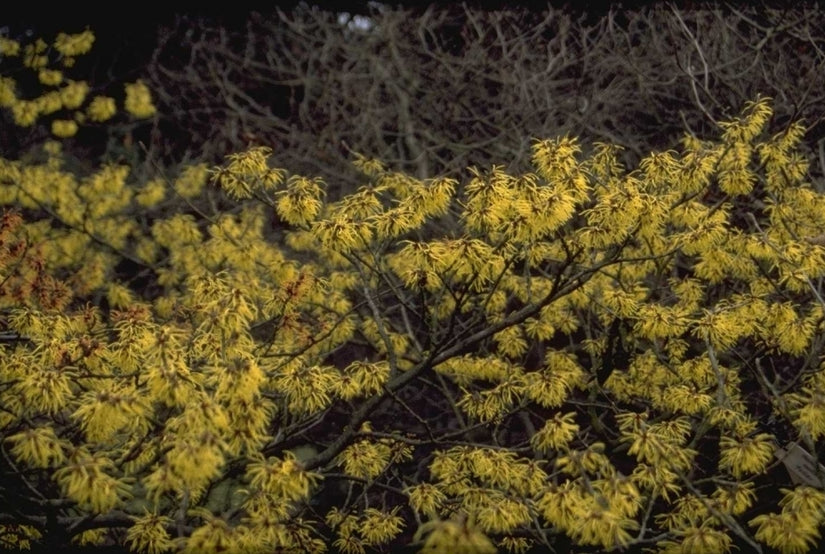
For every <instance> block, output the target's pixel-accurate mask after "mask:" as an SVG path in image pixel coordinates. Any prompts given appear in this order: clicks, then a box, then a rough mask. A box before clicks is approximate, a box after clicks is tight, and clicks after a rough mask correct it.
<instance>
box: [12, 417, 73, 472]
mask: <svg viewBox="0 0 825 554" xmlns="http://www.w3.org/2000/svg"><path fill="white" fill-rule="evenodd" d="M5 440H6V441H8V442H10V443H12V444H13V446H12V448H11V453H12V455H13V456H14V457H15V458H17V459H18V460H20V461H23V462H25V463H27V464H31V465H32V466H34V467H38V468H47V467H50V466H51V467H55V466H57V465H59V464H61V463H62V462H63V460H64V459H65V455H64V453H63V450H64V448H66V447H68V446H69V443H68V442H66V441H63V440H61V439H59V438H58V437H57V435H55V432H54V429H52V428H51V427H50V426H45V427H36V428H34V429H28V430H26V431H22V432H20V433H17V434H16V435H11V436H9V437H6V438H5Z"/></svg>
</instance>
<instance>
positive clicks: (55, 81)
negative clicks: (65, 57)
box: [37, 69, 63, 86]
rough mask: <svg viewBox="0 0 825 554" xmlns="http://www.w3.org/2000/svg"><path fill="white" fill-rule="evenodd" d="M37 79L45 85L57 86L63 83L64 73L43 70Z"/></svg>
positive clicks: (54, 70)
mask: <svg viewBox="0 0 825 554" xmlns="http://www.w3.org/2000/svg"><path fill="white" fill-rule="evenodd" d="M37 79H38V80H39V81H40V82H41V83H42V84H44V85H47V86H56V85H59V84H60V83H61V82H62V81H63V72H61V71H58V70H56V69H41V70H40V71H39V72H38V74H37Z"/></svg>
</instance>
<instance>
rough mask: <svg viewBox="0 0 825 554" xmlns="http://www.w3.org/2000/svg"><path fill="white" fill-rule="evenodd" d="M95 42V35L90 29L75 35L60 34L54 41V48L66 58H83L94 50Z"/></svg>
mask: <svg viewBox="0 0 825 554" xmlns="http://www.w3.org/2000/svg"><path fill="white" fill-rule="evenodd" d="M94 41H95V35H94V33H92V32H91V31H89V30H88V29H87V30H85V31H83V32H82V33H77V34H74V35H69V34H66V33H59V34H58V35H57V38H56V39H55V41H54V47H55V49H56V50H57V51H58V52H60V53H61V54H63V55H64V56H81V55H83V54H86V53H87V52H89V50H91V49H92V44H93V43H94Z"/></svg>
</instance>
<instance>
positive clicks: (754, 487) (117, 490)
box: [0, 96, 825, 553]
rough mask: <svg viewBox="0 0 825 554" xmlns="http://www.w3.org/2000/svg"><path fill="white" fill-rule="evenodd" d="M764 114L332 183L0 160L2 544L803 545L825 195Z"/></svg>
mask: <svg viewBox="0 0 825 554" xmlns="http://www.w3.org/2000/svg"><path fill="white" fill-rule="evenodd" d="M142 98H143V100H142V102H143V104H142V105H144V106H145V105H147V104H146V101H148V102H149V105H151V97H149V96H142ZM64 107H65V106H64ZM12 109H13V106H12ZM127 109H128V106H127ZM130 111H132V112H133V114H134V111H133V110H130ZM134 115H140V114H134ZM145 115H149V114H145ZM771 117H772V109H771V103H770V101H769V100H768V99H767V98H762V97H759V98H756V99H755V100H754V101H752V102H749V103H748V104H747V105H746V106H745V107H744V109H743V111H742V113H741V115H740V116H738V117H736V118H733V119H731V120H729V121H727V122H725V123H723V124H722V125H721V126H720V129H719V132H718V135H717V136H715V137H697V136H693V135H689V134H688V135H686V136H685V137H684V139H683V140H682V141H681V144H680V145H679V146H678V147H675V148H674V149H673V150H666V151H661V152H652V153H650V154H649V155H647V156H645V157H644V158H643V159H642V161H641V163H640V164H639V165H638V167H632V168H628V167H625V166H623V165H622V163H621V162H620V154H619V150H620V148H619V146H618V145H614V144H605V143H599V144H594V145H592V148H591V149H590V150H592V152H591V153H590V154H588V155H583V154H582V151H581V150H582V148H581V146H580V144H579V142H578V140H577V139H576V138H575V137H571V136H564V137H560V138H555V139H546V140H544V139H542V140H535V141H534V142H533V144H532V165H533V169H532V170H531V171H530V172H526V173H518V174H516V173H510V172H507V171H505V170H504V169H503V168H502V167H501V166H495V165H494V166H492V167H486V168H469V170H468V171H467V172H466V173H465V174H461V175H452V176H443V177H436V178H430V179H419V178H417V177H414V176H411V175H408V174H405V173H399V172H395V171H393V170H392V169H391V168H388V167H386V166H385V165H384V164H383V163H382V162H380V161H377V160H373V159H370V158H368V157H364V156H356V158H355V159H354V161H353V163H354V167H355V168H357V169H358V170H359V171H360V172H361V174H362V182H363V185H362V186H361V187H360V188H358V189H357V190H355V191H353V192H351V193H349V194H346V195H345V196H343V197H342V198H340V199H335V200H330V199H328V198H327V197H326V196H325V188H326V187H327V185H326V184H325V183H324V181H322V180H321V179H318V178H312V177H306V176H302V175H298V174H293V173H290V171H289V170H288V169H281V168H277V167H273V164H271V163H270V156H271V150H269V149H268V148H266V147H253V148H251V149H248V150H246V151H243V152H240V153H236V154H231V155H229V156H228V157H227V159H226V162H225V163H224V164H222V165H221V166H219V167H215V168H209V167H207V166H204V165H192V166H188V167H186V168H185V169H182V170H180V171H177V172H172V171H164V170H162V169H160V168H158V169H157V171H156V174H155V175H153V176H151V177H150V178H146V179H144V178H143V173H136V172H134V171H133V169H132V168H131V167H130V166H128V165H126V164H117V163H110V164H107V165H104V166H102V167H100V168H98V169H96V170H94V171H91V172H86V173H83V172H80V171H75V170H74V169H72V165H71V164H72V160H71V158H70V157H68V156H66V155H65V154H64V153H63V151H62V150H61V147H60V144H59V143H57V142H51V141H50V142H47V143H45V144H44V147H43V149H42V152H41V153H40V154H38V155H37V156H32V157H30V158H27V159H15V160H9V159H2V160H0V203H2V204H4V205H7V206H14V207H15V208H17V209H18V210H19V211H20V212H21V213H22V216H21V215H19V214H18V213H17V212H11V211H10V212H6V215H5V216H4V218H3V219H2V222H0V239H1V240H0V271H2V280H1V282H2V287H0V308H2V321H1V323H2V327H3V329H2V339H3V346H4V347H3V351H2V355H0V406H2V409H0V434H2V442H0V447H1V449H2V452H1V453H2V456H3V465H2V466H0V472H2V473H0V499H1V500H2V505H3V506H6V507H7V508H6V509H4V510H3V512H2V513H0V541H2V544H3V545H5V546H8V547H12V548H14V547H24V546H28V545H31V544H44V545H46V546H58V545H63V544H66V543H68V542H69V541H72V542H74V543H80V544H106V543H118V544H123V545H126V546H128V547H129V548H130V549H131V550H133V551H136V552H149V553H156V552H165V551H171V550H173V549H177V550H179V551H182V552H220V551H231V552H271V551H273V550H274V551H301V552H323V551H336V550H337V551H340V552H347V553H358V552H366V551H389V550H394V549H397V548H398V547H400V546H404V545H409V544H412V545H415V546H416V547H417V548H420V549H421V550H422V551H423V552H495V551H496V549H500V550H502V551H508V552H524V551H526V550H527V549H528V548H530V547H532V546H536V547H542V546H544V547H549V546H553V545H570V544H573V545H578V546H581V547H593V548H599V549H603V550H609V549H613V548H642V547H649V548H652V549H654V550H655V551H662V552H724V551H729V550H731V549H732V548H733V547H734V546H736V545H739V546H743V547H747V548H751V549H753V550H756V551H760V550H762V549H763V548H764V547H765V546H769V547H771V548H775V549H779V550H780V551H783V552H804V551H806V550H809V549H810V548H811V547H812V546H813V545H814V544H815V543H816V541H817V540H818V538H819V527H820V526H821V524H822V523H823V519H824V518H825V511H823V505H825V491H824V490H823V489H825V481H823V478H825V475H823V468H822V467H821V466H817V465H816V463H815V462H813V458H812V457H811V456H812V455H811V453H815V452H817V451H818V450H821V447H822V444H823V437H825V403H823V398H825V379H823V372H822V365H821V355H822V348H823V343H822V340H821V336H820V335H821V331H822V327H823V319H824V318H823V315H824V314H825V302H824V301H823V298H822V294H823V292H822V286H821V280H822V277H823V276H825V263H823V262H825V260H824V259H823V258H824V257H825V250H824V249H823V244H825V239H823V229H825V195H823V194H822V193H820V192H819V190H818V189H817V187H815V186H814V185H813V184H812V183H810V182H808V160H807V158H806V157H804V156H803V155H801V154H800V152H799V150H800V147H801V144H802V142H803V139H804V136H805V127H804V126H803V125H802V124H801V123H793V124H790V125H788V126H786V127H784V128H782V129H778V130H777V129H773V130H771V129H770V124H771ZM783 460H785V462H786V464H785V465H787V467H788V470H787V471H784V470H783V471H779V470H780V469H781V467H782V465H783Z"/></svg>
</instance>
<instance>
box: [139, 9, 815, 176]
mask: <svg viewBox="0 0 825 554" xmlns="http://www.w3.org/2000/svg"><path fill="white" fill-rule="evenodd" d="M823 18H825V14H824V13H823V12H822V11H821V10H819V9H816V8H815V7H805V6H804V5H803V6H801V7H797V8H794V9H768V8H764V7H762V8H757V7H752V8H747V7H745V8H743V9H741V10H739V9H735V8H726V9H722V8H719V9H713V10H711V9H707V10H699V9H697V10H682V9H678V8H676V7H675V6H670V7H664V6H661V7H659V8H646V9H639V10H636V11H630V10H626V11H617V10H616V11H611V12H609V13H607V14H604V15H603V16H594V15H593V14H589V15H588V14H579V13H575V12H570V11H567V10H564V9H558V8H553V7H548V8H547V9H546V10H543V11H527V10H524V9H509V10H503V11H483V10H479V9H477V8H470V7H467V6H463V7H462V6H459V5H455V6H453V7H451V8H438V7H432V6H431V7H429V8H426V9H422V8H408V9H402V8H399V9H392V8H390V7H388V6H384V5H376V6H375V7H374V8H373V9H371V10H368V11H365V12H360V13H355V12H353V13H346V12H343V13H338V12H335V11H326V10H318V9H313V8H308V7H301V6H299V7H297V8H296V9H294V10H291V11H287V12H277V13H275V14H251V15H250V16H249V18H248V20H247V21H246V22H245V24H244V25H243V26H241V25H238V26H237V27H231V26H226V25H216V24H215V23H210V22H209V21H208V20H200V19H198V18H190V17H183V18H181V19H179V20H178V21H177V23H176V25H174V26H170V27H168V28H164V29H163V30H161V31H160V32H159V37H160V40H159V46H158V48H157V51H156V52H155V54H154V56H153V57H152V62H151V64H149V72H150V75H151V77H150V82H151V85H152V89H153V90H155V91H156V93H157V97H158V102H159V104H160V105H162V106H163V109H162V112H163V113H164V125H168V129H169V133H168V134H167V136H176V137H177V136H180V137H183V141H182V144H184V145H186V146H187V147H188V148H189V149H190V152H192V155H193V156H195V157H200V156H207V157H209V158H211V159H213V160H214V159H216V156H220V155H221V154H222V153H224V152H226V151H232V150H238V149H241V148H245V147H246V146H248V145H250V144H260V145H269V146H272V147H273V148H274V151H275V156H276V159H277V160H278V162H279V163H281V164H282V165H285V166H289V167H291V168H295V170H296V171H302V172H305V173H307V174H318V175H322V176H324V177H325V178H330V177H332V176H335V179H328V180H329V181H330V183H332V182H335V183H336V185H335V186H339V185H338V183H340V184H341V185H343V184H344V183H347V184H348V187H349V188H347V190H350V189H351V188H352V187H355V186H357V184H358V183H359V177H358V175H357V174H356V173H354V172H353V171H352V168H351V166H350V165H349V159H350V149H351V150H354V151H356V152H360V153H363V154H366V155H369V156H373V157H376V158H379V159H381V160H384V161H385V162H386V163H388V164H389V165H390V166H391V167H393V168H395V169H397V170H401V171H406V172H409V173H411V174H413V175H415V176H417V177H418V178H427V177H433V176H436V175H439V174H442V173H450V174H458V173H459V172H461V171H462V170H463V169H464V168H466V167H469V166H472V165H476V166H480V167H485V166H488V165H490V164H492V163H500V164H506V165H507V166H509V167H512V168H513V169H514V170H515V171H526V170H527V169H528V167H529V160H530V156H531V149H530V144H531V143H530V140H531V138H536V137H546V136H557V135H563V134H565V133H570V134H571V135H574V136H579V137H582V138H583V139H584V140H587V141H592V142H598V141H601V142H610V143H612V144H617V145H621V146H623V147H624V148H625V149H626V150H625V154H624V156H625V157H624V161H625V162H626V163H629V164H635V163H638V161H639V160H640V159H641V158H642V157H643V156H645V155H647V153H649V152H650V151H651V150H657V149H663V148H667V147H668V146H669V145H671V144H672V143H673V142H674V141H675V140H678V138H679V137H680V136H681V134H682V133H683V132H684V131H685V130H686V129H688V130H690V131H691V132H693V133H698V134H700V135H702V134H706V133H708V132H712V131H713V129H715V127H716V122H718V121H720V120H722V119H725V118H729V117H731V116H732V115H734V114H735V112H736V110H737V109H738V106H741V105H742V104H743V103H744V102H745V101H748V100H751V99H753V98H754V97H755V96H756V95H757V94H760V93H761V94H768V95H770V96H772V97H773V98H774V109H775V111H776V113H777V117H778V118H779V119H781V120H782V121H783V122H785V123H787V122H790V121H792V120H797V119H805V120H806V121H807V124H808V127H809V133H810V135H809V138H810V141H809V144H810V145H811V147H813V148H814V149H821V148H825V146H822V145H823V144H825V143H823V142H821V139H822V138H823V137H824V136H825V135H823V132H822V128H823V127H822V124H821V121H822V120H821V118H822V116H823V114H825V104H823V96H822V90H825V87H823V85H825V77H823V75H825V54H824V53H823V52H825V37H823V35H822V33H821V29H823V28H825V25H823ZM172 144H174V146H170V148H171V151H174V152H178V153H180V152H181V149H180V148H179V145H180V144H181V142H179V141H174V142H173V143H172ZM819 157H820V164H821V165H825V155H820V156H819ZM817 171H818V172H821V167H820V168H818V169H817ZM331 192H334V191H331Z"/></svg>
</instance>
